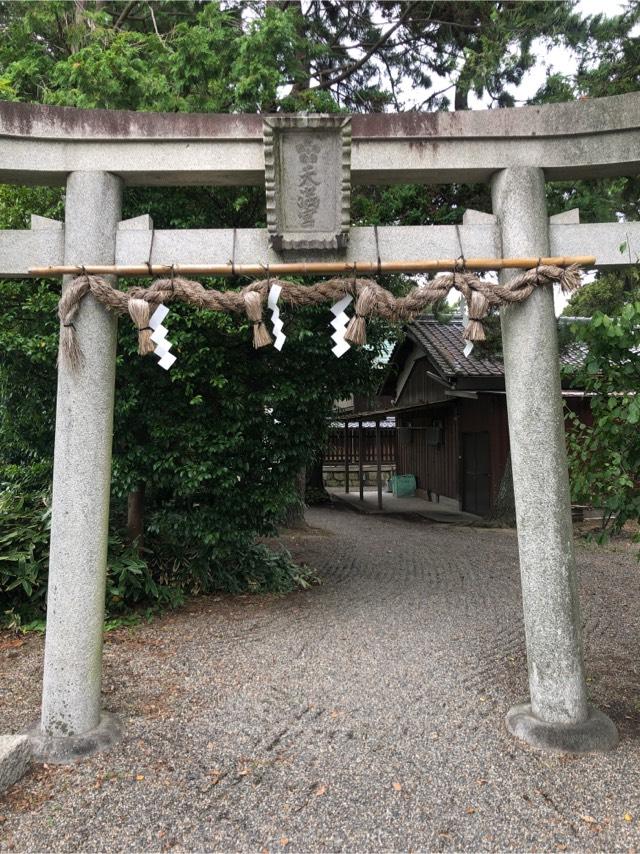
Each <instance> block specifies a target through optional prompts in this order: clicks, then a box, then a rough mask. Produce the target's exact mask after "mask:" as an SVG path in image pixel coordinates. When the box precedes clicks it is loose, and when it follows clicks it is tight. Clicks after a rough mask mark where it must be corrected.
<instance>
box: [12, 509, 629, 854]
mask: <svg viewBox="0 0 640 854" xmlns="http://www.w3.org/2000/svg"><path fill="white" fill-rule="evenodd" d="M308 521H309V522H310V524H311V525H312V526H314V527H313V528H312V529H311V530H310V531H308V532H303V533H300V534H296V535H293V536H291V537H290V538H288V543H287V544H288V545H289V547H290V548H292V551H293V552H294V554H295V555H296V556H297V557H299V558H300V557H304V559H306V561H307V562H309V563H311V564H312V565H314V566H315V567H316V568H317V570H318V572H319V574H320V575H321V576H322V579H323V584H322V585H321V586H320V587H317V588H314V589H312V590H309V591H304V592H300V593H296V594H293V595H291V596H288V597H286V598H278V597H240V598H236V599H231V598H227V597H211V598H206V599H200V600H198V601H196V602H194V603H193V604H192V605H190V606H189V607H187V608H185V609H183V610H181V611H180V612H176V613H174V614H171V615H168V616H166V617H164V618H162V619H158V620H155V621H153V622H152V623H151V624H148V625H144V626H141V627H139V628H136V629H133V630H119V631H117V632H113V633H110V634H109V635H108V637H107V642H106V646H105V681H104V704H105V706H106V708H108V709H111V710H112V711H114V712H116V713H117V714H118V715H119V717H120V719H121V721H122V723H123V727H124V732H125V735H124V739H123V741H122V743H121V744H120V745H119V746H118V747H117V748H114V749H113V750H112V751H111V752H110V753H108V754H104V755H99V756H96V757H93V758H91V759H89V760H86V761H85V762H83V763H81V764H78V765H75V766H63V767H47V766H45V767H42V766H40V767H38V768H36V769H34V770H33V771H32V772H30V774H29V775H28V776H27V777H25V778H24V779H23V780H22V781H21V782H19V783H18V784H16V785H15V786H14V787H13V788H12V789H11V790H9V792H8V793H7V794H6V796H5V797H4V799H0V850H16V851H25V850H30V851H34V850H37V851H49V850H56V851H78V850H81V851H112V850H118V851H120V850H128V851H131V850H136V851H137V850H144V851H149V850H154V851H156V850H169V849H172V850H174V851H203V850H205V851H212V850H214V851H263V850H268V851H279V852H282V851H321V850H329V851H334V850H349V851H381V850H394V851H395V850H399V851H404V850H435V851H440V850H465V851H478V850H491V851H498V850H500V851H502V850H527V851H529V850H538V851H539V850H545V851H556V850H560V851H564V850H570V851H586V850H588V851H602V850H607V851H631V850H637V849H640V699H639V697H640V691H639V675H638V670H639V667H640V665H639V663H638V658H637V642H636V638H637V635H638V628H639V623H640V608H639V607H638V605H639V600H640V596H639V594H638V565H637V561H636V560H635V557H634V556H633V555H632V554H631V553H629V552H625V551H620V552H617V551H614V550H608V551H598V550H596V549H595V548H593V549H588V548H586V547H580V548H579V551H578V558H579V567H580V576H581V595H582V602H583V611H584V616H585V620H586V655H587V668H588V673H589V686H590V692H591V696H592V699H593V701H594V702H595V703H597V704H598V705H599V706H600V707H601V708H603V709H606V710H607V711H608V713H609V714H610V715H611V716H612V717H613V718H614V720H615V721H616V723H617V725H618V726H619V728H620V732H621V744H620V747H619V748H618V750H616V751H615V752H614V753H611V754H608V755H600V756H590V757H582V758H575V757H560V756H546V755H542V754H536V753H534V752H533V751H531V750H529V749H528V748H527V747H526V746H524V745H520V744H518V743H516V742H515V741H514V740H513V739H512V738H511V737H510V736H509V735H508V734H507V733H506V731H505V728H504V725H503V718H504V714H505V712H506V710H507V709H508V707H509V706H510V705H511V704H513V703H514V702H516V701H519V700H521V699H522V698H523V697H524V696H525V695H526V693H527V685H526V663H525V657H524V638H523V632H522V620H521V610H520V607H521V606H520V600H519V582H518V573H517V549H516V541H515V535H514V534H513V532H511V531H502V530H490V529H472V528H458V527H456V528H454V527H449V526H445V525H430V524H427V523H424V522H416V523H411V522H406V521H399V520H396V519H384V518H376V519H370V518H368V517H365V516H359V515H356V514H354V513H351V512H349V511H346V510H343V511H339V510H324V509H323V510H314V511H311V512H310V513H309V515H308ZM0 640H2V639H1V638H0ZM41 664H42V641H41V639H40V638H33V637H30V638H28V639H27V641H26V643H25V644H24V645H23V646H22V647H20V648H19V649H6V640H5V650H4V651H3V652H0V720H1V721H2V724H1V726H0V731H4V732H7V731H17V730H19V729H20V728H21V727H24V726H26V725H27V724H28V723H29V722H31V721H32V720H33V719H34V718H36V717H37V713H38V704H39V695H40V677H41ZM625 816H626V817H625Z"/></svg>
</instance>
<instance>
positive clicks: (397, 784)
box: [393, 783, 402, 792]
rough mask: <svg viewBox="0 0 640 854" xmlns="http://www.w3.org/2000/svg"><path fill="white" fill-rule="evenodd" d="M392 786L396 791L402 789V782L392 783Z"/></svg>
mask: <svg viewBox="0 0 640 854" xmlns="http://www.w3.org/2000/svg"><path fill="white" fill-rule="evenodd" d="M393 788H394V789H395V790H396V792H400V791H402V783H394V784H393Z"/></svg>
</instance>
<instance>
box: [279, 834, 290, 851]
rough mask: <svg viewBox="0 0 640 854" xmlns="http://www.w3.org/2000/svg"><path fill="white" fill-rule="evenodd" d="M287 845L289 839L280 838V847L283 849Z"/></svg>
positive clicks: (285, 837)
mask: <svg viewBox="0 0 640 854" xmlns="http://www.w3.org/2000/svg"><path fill="white" fill-rule="evenodd" d="M288 844H289V838H288V837H287V836H281V837H280V845H282V847H283V848H284V846H285V845H288Z"/></svg>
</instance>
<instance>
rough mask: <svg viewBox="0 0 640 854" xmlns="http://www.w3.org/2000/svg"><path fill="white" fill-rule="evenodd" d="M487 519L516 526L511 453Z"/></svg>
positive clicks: (510, 526) (512, 526) (508, 525)
mask: <svg viewBox="0 0 640 854" xmlns="http://www.w3.org/2000/svg"><path fill="white" fill-rule="evenodd" d="M489 519H490V521H492V522H500V523H501V524H502V525H505V526H506V527H509V528H515V526H516V500H515V496H514V494H513V472H512V470H511V454H509V456H508V457H507V462H506V465H505V467H504V472H503V474H502V480H501V481H500V489H498V495H497V496H496V500H495V502H494V505H493V509H492V511H491V513H490V514H489Z"/></svg>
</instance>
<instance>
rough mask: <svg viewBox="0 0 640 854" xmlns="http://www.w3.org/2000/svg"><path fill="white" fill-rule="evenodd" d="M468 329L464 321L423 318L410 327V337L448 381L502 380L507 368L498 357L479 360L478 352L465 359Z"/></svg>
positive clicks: (408, 327)
mask: <svg viewBox="0 0 640 854" xmlns="http://www.w3.org/2000/svg"><path fill="white" fill-rule="evenodd" d="M463 332H464V325H463V324H462V322H461V321H457V320H452V321H451V322H450V323H439V322H438V321H437V320H432V319H428V318H419V319H418V320H414V321H413V322H412V323H410V324H409V325H408V326H407V333H408V334H409V336H410V337H411V338H413V339H414V340H415V341H416V342H417V343H418V344H421V345H422V346H423V347H424V349H425V350H426V352H427V354H428V355H429V356H430V357H431V359H432V360H433V361H434V362H435V364H436V365H437V366H438V367H439V368H440V370H441V371H442V373H443V375H444V376H447V377H456V376H464V377H502V376H504V368H503V366H502V362H501V361H500V359H498V358H496V357H492V358H491V357H484V356H479V355H478V351H477V348H474V350H473V351H472V353H471V354H470V355H469V356H468V357H467V356H465V355H464V352H463V351H464V348H465V345H466V343H467V342H466V341H465V340H464V338H463V337H462V333H463Z"/></svg>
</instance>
